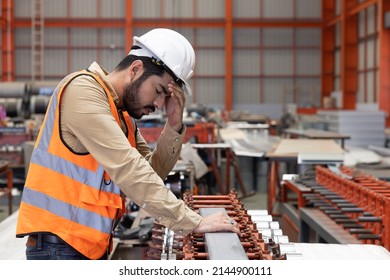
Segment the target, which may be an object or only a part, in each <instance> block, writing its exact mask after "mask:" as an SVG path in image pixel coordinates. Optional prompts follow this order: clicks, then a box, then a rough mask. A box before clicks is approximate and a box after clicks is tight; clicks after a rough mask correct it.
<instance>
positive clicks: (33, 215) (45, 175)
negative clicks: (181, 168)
mask: <svg viewBox="0 0 390 280" xmlns="http://www.w3.org/2000/svg"><path fill="white" fill-rule="evenodd" d="M80 75H89V76H91V77H93V78H94V79H95V80H96V81H97V82H98V83H99V84H100V85H101V86H102V88H103V89H104V91H105V93H106V95H107V97H108V101H109V103H110V108H111V111H112V114H113V116H114V117H115V119H116V121H117V123H118V125H119V126H121V123H120V118H119V115H118V112H117V110H116V106H115V104H114V101H113V99H112V97H111V95H110V93H109V91H108V89H107V88H106V86H105V85H104V83H103V81H101V79H100V78H99V77H98V76H96V75H95V74H93V73H89V72H86V71H81V72H78V73H75V74H73V75H69V76H67V77H66V78H65V79H64V80H63V81H62V82H61V83H60V85H59V86H58V87H57V89H56V91H55V92H54V94H53V96H52V98H51V101H50V104H49V106H48V109H47V113H46V115H45V119H44V122H43V124H42V128H41V131H40V132H39V135H38V138H37V143H36V144H35V148H34V151H33V153H32V155H31V160H30V168H29V174H28V176H27V179H26V184H25V186H24V190H23V196H22V202H21V204H20V209H19V218H18V225H17V235H18V236H23V235H26V234H29V233H33V232H51V233H54V234H57V235H58V236H59V237H61V238H62V239H63V240H64V241H66V242H67V243H68V244H70V245H71V246H72V247H73V248H75V249H76V250H78V251H79V252H80V253H82V254H83V255H85V256H86V257H88V258H91V259H98V258H100V257H101V256H102V255H103V254H104V253H105V252H106V251H107V248H108V246H109V240H110V234H111V233H112V230H113V225H114V221H115V219H116V218H117V217H118V213H120V210H121V209H122V210H123V201H122V198H121V196H120V189H119V187H118V186H117V185H116V184H115V183H113V182H112V181H111V180H109V181H108V182H107V181H106V180H105V175H106V173H105V171H104V170H103V168H102V167H101V166H100V165H99V164H98V163H97V162H96V160H95V159H94V158H93V157H92V156H91V155H90V154H80V155H78V154H75V153H73V152H72V151H70V150H69V149H68V148H67V147H66V146H65V145H64V144H63V143H62V141H61V138H60V132H59V131H60V127H59V123H60V120H59V101H60V100H61V96H62V93H63V92H64V89H65V88H66V86H67V85H68V84H69V83H70V82H71V81H72V80H73V79H74V78H76V77H78V76H80ZM124 118H125V122H126V126H127V132H128V140H129V142H130V144H131V145H132V146H133V147H135V143H136V140H135V130H136V126H135V122H134V120H132V119H131V118H130V117H129V116H128V115H127V116H124ZM41 221H44V223H42V222H41Z"/></svg>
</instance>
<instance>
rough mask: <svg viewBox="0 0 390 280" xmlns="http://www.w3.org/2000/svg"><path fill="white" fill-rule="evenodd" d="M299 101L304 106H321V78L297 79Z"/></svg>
mask: <svg viewBox="0 0 390 280" xmlns="http://www.w3.org/2000/svg"><path fill="white" fill-rule="evenodd" d="M295 84H296V95H297V100H296V101H297V103H298V104H299V105H300V106H302V107H306V108H307V107H319V106H321V80H320V78H316V79H296V81H295Z"/></svg>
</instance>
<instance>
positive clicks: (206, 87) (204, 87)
mask: <svg viewBox="0 0 390 280" xmlns="http://www.w3.org/2000/svg"><path fill="white" fill-rule="evenodd" d="M196 102H197V103H198V104H206V105H209V104H225V80H224V79H201V78H200V79H198V81H197V96H196Z"/></svg>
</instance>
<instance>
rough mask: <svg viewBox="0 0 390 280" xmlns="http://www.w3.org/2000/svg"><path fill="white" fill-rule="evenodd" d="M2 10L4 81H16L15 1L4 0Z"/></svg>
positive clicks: (2, 76) (2, 78) (2, 77)
mask: <svg viewBox="0 0 390 280" xmlns="http://www.w3.org/2000/svg"><path fill="white" fill-rule="evenodd" d="M1 9H2V16H3V23H4V25H3V29H2V34H1V35H2V45H1V55H2V75H1V80H2V81H13V80H15V55H14V54H15V40H14V28H15V19H14V0H2V1H1Z"/></svg>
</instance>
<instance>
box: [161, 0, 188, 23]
mask: <svg viewBox="0 0 390 280" xmlns="http://www.w3.org/2000/svg"><path fill="white" fill-rule="evenodd" d="M194 1H195V0H164V1H163V2H164V7H163V9H164V15H163V17H164V18H168V19H171V20H172V19H173V20H174V19H175V18H194V17H195V15H194V12H195V11H194Z"/></svg>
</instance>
